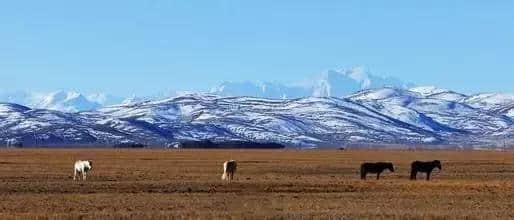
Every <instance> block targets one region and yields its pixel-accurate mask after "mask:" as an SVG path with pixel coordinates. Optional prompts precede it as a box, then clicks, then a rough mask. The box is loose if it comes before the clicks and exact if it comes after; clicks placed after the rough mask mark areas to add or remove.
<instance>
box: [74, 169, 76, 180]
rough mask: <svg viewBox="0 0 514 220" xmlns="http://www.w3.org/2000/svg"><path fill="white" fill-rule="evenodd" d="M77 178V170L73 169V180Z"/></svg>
mask: <svg viewBox="0 0 514 220" xmlns="http://www.w3.org/2000/svg"><path fill="white" fill-rule="evenodd" d="M76 178H77V170H76V169H73V180H75V179H76Z"/></svg>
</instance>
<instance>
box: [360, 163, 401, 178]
mask: <svg viewBox="0 0 514 220" xmlns="http://www.w3.org/2000/svg"><path fill="white" fill-rule="evenodd" d="M385 169H389V170H390V171H391V172H394V167H393V164H392V163H387V162H377V163H363V164H361V179H363V180H364V179H366V174H368V173H376V174H377V180H378V179H380V174H381V173H382V172H384V170H385Z"/></svg>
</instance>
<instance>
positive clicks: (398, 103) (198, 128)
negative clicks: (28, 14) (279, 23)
mask: <svg viewBox="0 0 514 220" xmlns="http://www.w3.org/2000/svg"><path fill="white" fill-rule="evenodd" d="M306 82H308V83H306ZM0 101H3V103H0V146H1V145H5V144H12V143H21V144H23V145H24V146H48V145H98V146H112V145H115V144H119V143H143V144H148V145H155V146H165V145H169V144H170V143H179V142H183V141H190V140H199V141H200V140H210V141H213V142H224V141H252V142H273V143H280V144H284V145H286V146H305V147H313V146H314V147H327V146H342V145H348V144H354V145H363V144H375V145H384V144H402V145H404V146H412V145H419V144H423V145H434V146H435V145H438V146H487V147H493V148H495V147H502V146H503V145H504V143H513V140H514V95H512V94H502V93H481V94H475V95H465V94H460V93H458V92H454V91H451V90H447V89H440V88H435V87H414V86H413V85H412V84H408V83H403V82H401V81H400V80H397V79H394V78H387V77H376V76H374V75H372V74H370V73H369V72H368V71H366V70H365V69H363V68H353V69H346V70H345V69H340V70H329V71H326V72H324V73H322V74H320V75H318V76H317V77H315V79H313V80H307V81H304V82H297V83H293V84H283V83H276V82H275V83H271V82H261V83H251V82H243V83H237V82H236V83H229V82H224V83H222V84H220V85H219V86H216V87H215V88H214V89H212V90H211V91H210V93H177V92H165V93H161V94H160V95H155V96H151V97H138V96H131V97H128V98H120V97H116V96H110V95H107V94H103V93H96V94H89V95H83V94H80V93H78V92H69V91H58V92H52V93H30V92H16V93H0Z"/></svg>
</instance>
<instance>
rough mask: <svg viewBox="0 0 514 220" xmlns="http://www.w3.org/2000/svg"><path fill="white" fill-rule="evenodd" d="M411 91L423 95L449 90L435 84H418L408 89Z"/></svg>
mask: <svg viewBox="0 0 514 220" xmlns="http://www.w3.org/2000/svg"><path fill="white" fill-rule="evenodd" d="M409 90H410V91H412V92H417V93H419V94H421V95H423V96H429V95H434V94H438V93H443V92H449V91H450V90H447V89H441V88H437V87H435V86H418V87H414V88H410V89H409Z"/></svg>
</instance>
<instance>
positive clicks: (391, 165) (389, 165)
mask: <svg viewBox="0 0 514 220" xmlns="http://www.w3.org/2000/svg"><path fill="white" fill-rule="evenodd" d="M387 169H389V170H390V171H391V172H394V166H393V163H388V164H387Z"/></svg>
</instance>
